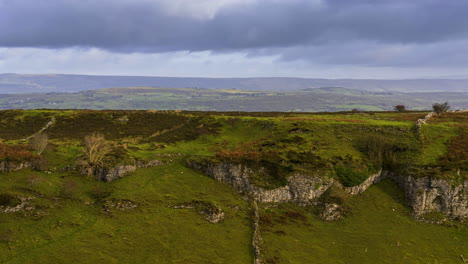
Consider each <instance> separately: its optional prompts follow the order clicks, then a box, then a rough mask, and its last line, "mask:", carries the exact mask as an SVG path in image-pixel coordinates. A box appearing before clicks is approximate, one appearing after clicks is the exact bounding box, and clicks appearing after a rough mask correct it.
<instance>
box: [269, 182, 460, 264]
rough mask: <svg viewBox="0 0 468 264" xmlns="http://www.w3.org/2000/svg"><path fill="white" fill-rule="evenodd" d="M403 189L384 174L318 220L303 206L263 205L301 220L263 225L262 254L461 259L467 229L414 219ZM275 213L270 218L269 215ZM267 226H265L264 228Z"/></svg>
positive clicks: (297, 258) (424, 263) (354, 259)
mask: <svg viewBox="0 0 468 264" xmlns="http://www.w3.org/2000/svg"><path fill="white" fill-rule="evenodd" d="M404 201H405V199H404V194H403V193H402V192H401V190H399V188H398V187H397V186H396V185H395V183H393V182H391V181H389V180H387V181H383V182H381V183H379V184H377V185H375V186H372V187H371V188H369V190H367V191H366V192H365V193H363V194H360V195H358V196H356V197H353V198H352V200H351V201H350V206H351V214H350V215H349V216H348V217H346V218H345V219H343V220H339V221H337V222H331V223H327V222H323V221H321V220H320V219H318V217H317V216H315V215H313V214H310V213H309V212H308V210H307V209H306V208H303V207H298V206H295V205H291V204H288V205H282V206H279V207H278V208H269V209H263V210H262V215H263V216H269V217H270V218H273V219H278V218H277V216H278V215H281V214H282V213H284V212H287V211H295V212H300V213H302V214H303V215H304V216H306V220H304V221H303V220H296V221H294V220H288V221H286V223H281V222H274V224H273V226H270V227H267V228H263V229H262V236H263V238H264V241H265V242H264V245H263V247H264V252H265V259H268V260H270V261H271V263H274V262H273V260H275V259H276V260H277V263H314V262H316V261H317V260H320V263H324V264H325V263H346V264H348V263H349V264H350V263H421V264H428V263H462V261H461V258H460V255H461V254H462V255H463V256H465V257H466V256H467V255H468V243H467V241H468V230H467V229H466V228H461V229H458V228H456V227H444V226H436V225H433V224H427V223H422V222H415V221H414V220H413V219H412V218H411V216H410V214H411V213H410V209H409V208H408V207H406V206H404ZM275 217H276V218H275ZM265 229H268V230H265Z"/></svg>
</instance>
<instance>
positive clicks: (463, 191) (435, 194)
mask: <svg viewBox="0 0 468 264" xmlns="http://www.w3.org/2000/svg"><path fill="white" fill-rule="evenodd" d="M384 177H386V178H391V179H393V180H394V181H395V182H396V183H397V184H398V185H399V186H400V187H401V188H402V189H403V191H404V192H405V195H406V198H407V200H408V203H409V205H410V206H411V207H412V208H413V212H414V214H415V215H417V216H418V215H422V214H425V213H429V212H433V211H439V212H442V213H443V214H445V215H447V216H449V217H451V218H454V219H466V218H468V181H466V180H465V181H463V182H462V183H451V182H450V181H448V180H445V179H434V178H431V177H420V178H414V177H411V176H405V175H395V174H392V173H388V172H386V173H385V175H384Z"/></svg>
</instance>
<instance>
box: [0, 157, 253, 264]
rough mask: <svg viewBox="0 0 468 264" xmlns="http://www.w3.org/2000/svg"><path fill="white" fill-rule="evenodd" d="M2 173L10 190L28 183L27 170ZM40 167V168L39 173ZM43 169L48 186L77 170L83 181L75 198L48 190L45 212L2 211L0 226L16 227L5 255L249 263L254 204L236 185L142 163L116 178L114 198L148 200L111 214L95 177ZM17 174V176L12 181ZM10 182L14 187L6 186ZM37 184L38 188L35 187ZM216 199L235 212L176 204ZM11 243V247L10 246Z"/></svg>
mask: <svg viewBox="0 0 468 264" xmlns="http://www.w3.org/2000/svg"><path fill="white" fill-rule="evenodd" d="M28 173H33V172H16V173H6V174H2V175H0V177H1V181H0V182H2V187H1V188H2V189H3V190H4V189H13V186H23V185H24V181H25V179H24V175H27V174H28ZM34 173H36V172H34ZM58 176H59V175H43V177H44V178H45V179H46V180H45V181H44V182H43V183H42V185H46V186H47V185H48V184H49V183H50V184H51V185H54V186H60V182H61V181H66V180H67V179H69V178H70V177H71V178H72V179H73V180H74V181H76V182H77V183H78V185H79V191H78V193H79V195H78V197H77V198H76V199H75V200H69V199H61V200H59V201H58V202H55V203H53V202H51V201H50V199H53V197H56V196H58V193H57V192H58V191H59V190H51V191H49V192H45V191H43V189H42V188H40V186H38V187H37V189H39V190H41V191H43V192H44V193H46V194H47V196H45V197H44V198H38V199H36V200H35V201H34V204H35V205H38V204H41V203H42V204H46V205H47V206H50V205H54V208H46V209H44V210H43V211H44V212H45V213H46V214H47V215H45V216H43V217H37V218H34V217H22V216H21V215H20V214H18V213H10V214H4V213H2V214H0V227H1V228H0V230H2V231H4V230H7V229H8V230H12V231H13V238H12V239H11V241H10V243H9V244H7V243H6V242H5V241H2V242H0V261H1V262H5V263H51V262H53V263H70V262H79V263H225V260H227V259H229V260H231V262H232V263H247V262H249V261H250V259H251V251H250V247H249V244H250V239H251V228H250V226H251V222H250V220H249V218H248V216H249V214H250V209H249V207H248V204H247V203H246V202H245V201H243V200H242V199H241V198H240V196H239V195H238V194H236V193H234V192H233V191H232V190H231V189H230V188H229V187H228V186H226V185H224V184H222V183H219V182H216V181H214V180H212V179H210V178H208V177H206V176H203V175H200V174H199V173H196V172H194V171H192V170H189V169H186V168H185V167H183V166H181V165H178V164H174V165H166V166H163V167H158V168H151V169H142V170H140V171H139V172H137V173H135V174H134V175H132V176H131V177H127V178H125V179H122V180H121V181H117V182H115V183H112V184H110V186H111V188H112V189H114V192H113V193H112V197H113V198H120V199H131V200H132V201H135V202H138V203H140V206H139V207H138V208H137V209H135V210H132V211H119V210H113V215H112V216H108V215H106V214H104V212H103V211H102V209H101V208H100V205H99V204H95V205H93V204H90V205H86V204H85V202H92V199H91V198H90V197H89V195H87V192H88V191H89V190H90V189H91V186H94V185H95V184H97V183H95V182H94V181H93V180H86V179H83V178H78V177H73V176H70V177H66V178H65V179H60V178H59V177H58ZM10 179H11V180H10ZM5 185H8V186H5ZM33 189H36V187H33ZM194 199H195V200H202V201H211V202H214V203H216V204H218V205H219V206H220V207H221V208H222V209H223V210H224V211H225V212H226V214H227V216H226V218H225V220H224V221H223V222H222V223H219V224H210V223H208V222H207V221H206V220H204V219H203V216H202V215H200V214H198V213H196V212H195V211H194V210H193V209H171V208H169V206H171V205H176V204H177V203H181V202H189V201H191V200H194ZM8 246H10V248H11V249H9V248H8Z"/></svg>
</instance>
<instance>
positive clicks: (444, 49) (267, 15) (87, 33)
mask: <svg viewBox="0 0 468 264" xmlns="http://www.w3.org/2000/svg"><path fill="white" fill-rule="evenodd" d="M467 14H468V1H467V0H0V73H7V72H9V73H11V72H15V73H73V74H105V75H150V76H200V77H252V76H291V77H293V76H296V77H310V78H314V77H323V78H397V79H399V78H420V77H422V78H430V77H440V76H448V77H460V76H461V77H466V78H468V15H467Z"/></svg>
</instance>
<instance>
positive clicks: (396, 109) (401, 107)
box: [393, 105, 406, 112]
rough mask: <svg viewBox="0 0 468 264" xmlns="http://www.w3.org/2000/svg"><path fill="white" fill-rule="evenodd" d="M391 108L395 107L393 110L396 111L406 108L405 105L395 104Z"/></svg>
mask: <svg viewBox="0 0 468 264" xmlns="http://www.w3.org/2000/svg"><path fill="white" fill-rule="evenodd" d="M393 109H395V111H398V112H403V111H405V110H406V106H405V105H395V107H394V108H393Z"/></svg>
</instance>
